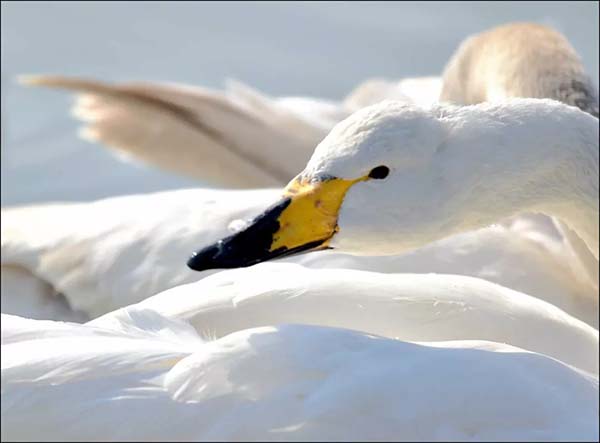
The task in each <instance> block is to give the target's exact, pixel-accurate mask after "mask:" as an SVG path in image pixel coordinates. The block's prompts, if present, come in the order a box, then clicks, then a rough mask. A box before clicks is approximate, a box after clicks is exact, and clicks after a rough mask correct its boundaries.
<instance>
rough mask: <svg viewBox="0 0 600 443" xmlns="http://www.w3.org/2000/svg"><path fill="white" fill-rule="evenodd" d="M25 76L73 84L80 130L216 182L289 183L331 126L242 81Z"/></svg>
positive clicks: (41, 82) (124, 151)
mask: <svg viewBox="0 0 600 443" xmlns="http://www.w3.org/2000/svg"><path fill="white" fill-rule="evenodd" d="M22 82H23V83H25V84H28V85H36V86H45V87H52V88H61V89H68V90H72V91H74V92H76V93H77V94H78V98H77V102H76V104H75V107H74V110H73V113H74V115H75V116H76V117H78V118H80V119H82V120H84V121H85V122H86V127H85V128H84V130H83V132H82V134H83V136H84V137H85V138H89V139H92V140H95V141H100V142H102V143H104V144H106V145H107V146H109V147H110V148H113V149H116V150H117V151H118V152H119V153H120V154H121V155H124V156H126V157H130V158H135V159H138V160H142V161H144V162H146V163H149V164H152V165H155V166H158V167H160V168H164V169H168V170H171V171H173V172H176V173H180V174H184V175H188V176H192V177H195V178H198V179H199V180H203V181H205V182H210V183H212V184H214V185H220V186H229V187H238V188H244V187H259V186H278V185H283V184H285V183H287V182H288V181H289V180H290V179H291V178H292V177H293V176H294V175H295V174H296V173H297V172H298V171H299V170H300V169H302V167H303V166H304V164H305V163H306V161H307V160H308V158H309V157H310V155H311V154H312V151H313V149H314V147H315V146H316V145H317V144H318V142H319V141H320V140H321V139H322V138H323V137H324V136H325V135H326V134H327V132H328V131H329V129H331V128H330V126H326V125H320V126H316V125H314V120H313V121H308V120H306V119H305V118H304V115H302V114H298V113H296V112H294V108H293V106H286V105H285V104H283V105H282V104H280V103H279V102H278V100H276V99H272V98H270V97H268V96H266V95H264V94H261V93H259V92H258V91H255V90H252V89H251V88H250V87H248V86H244V85H241V84H240V83H231V85H232V86H230V91H225V92H223V91H215V90H209V89H205V88H198V87H189V86H184V85H178V84H166V83H164V84H163V83H128V84H110V83H105V82H100V81H96V80H86V79H80V78H70V77H62V76H28V77H23V78H22ZM334 123H335V122H334ZM331 126H332V125H331Z"/></svg>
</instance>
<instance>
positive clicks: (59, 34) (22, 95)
mask: <svg viewBox="0 0 600 443" xmlns="http://www.w3.org/2000/svg"><path fill="white" fill-rule="evenodd" d="M1 7H2V71H1V74H2V77H1V80H2V149H1V165H2V183H1V184H2V192H1V200H2V205H9V204H16V203H27V202H39V201H50V200H62V201H65V200H91V199H95V198H100V197H106V196H111V195H119V194H128V193H134V192H148V191H155V190H161V189H173V188H180V187H190V186H197V185H198V184H199V183H198V182H196V181H193V180H190V179H186V178H182V177H177V176H175V175H171V174H168V173H164V172H162V171H159V170H157V169H155V168H152V167H148V166H143V165H139V164H131V163H124V162H121V161H119V160H118V159H116V158H115V157H113V156H112V155H111V154H110V153H109V152H108V151H107V150H105V149H104V148H102V147H101V146H99V145H94V144H91V143H89V142H85V141H82V140H80V139H78V138H77V135H76V131H77V128H78V126H79V124H78V123H77V122H75V121H74V120H72V119H71V118H70V117H69V115H68V112H67V111H68V108H69V106H70V103H71V102H72V97H70V96H69V95H68V94H66V93H64V92H58V91H50V90H44V89H37V88H24V87H21V86H19V85H18V84H16V83H15V81H14V78H15V76H16V75H18V74H23V73H56V74H69V75H82V76H90V77H96V78H101V79H106V80H120V81H123V80H141V79H144V80H156V81H174V82H182V83H192V84H198V85H203V86H208V87H214V88H219V87H221V86H222V85H223V81H224V79H226V78H228V77H229V78H236V79H239V80H241V81H243V82H245V83H247V84H249V85H251V86H254V87H256V88H258V89H260V90H262V91H264V92H267V93H270V94H286V95H313V96H321V97H327V98H331V99H339V98H342V97H343V96H344V95H345V94H346V93H347V92H349V91H350V90H351V89H352V88H353V87H354V86H355V85H356V84H357V83H359V82H360V81H362V80H364V79H366V78H368V77H373V76H380V77H388V78H399V77H404V76H418V75H432V74H439V73H440V72H441V70H442V68H443V66H444V64H445V63H446V61H447V60H448V58H449V56H450V55H451V54H452V52H453V51H454V49H455V48H456V46H457V45H458V43H459V42H460V41H461V40H462V39H463V38H465V37H466V36H467V35H469V34H471V33H474V32H478V31H481V30H483V29H486V28H489V27H492V26H494V25H497V24H501V23H506V22H509V21H517V20H518V21H535V22H539V23H544V24H548V25H552V26H554V27H556V28H557V29H558V30H560V31H561V32H563V33H564V34H565V35H566V36H567V38H569V40H570V41H571V43H572V44H573V45H574V46H575V48H576V49H577V51H578V52H579V53H580V54H581V56H582V57H583V60H584V63H585V65H586V67H587V69H588V72H589V73H590V74H591V75H592V76H593V77H594V78H595V81H596V84H598V80H597V79H598V3H597V2H548V3H546V2H489V3H486V2H481V3H479V2H465V3H456V2H440V3H438V2H414V3H378V2H369V3H366V2H364V3H363V2H352V3H321V2H317V3H299V2H295V3H292V2H290V3H277V2H268V3H249V2H248V3H247V2H241V3H238V2H231V3H222V2H215V3H211V2H202V3H195V2H183V3H178V2H170V3H146V2H131V3H129V2H106V3H102V2H85V3H83V2H82V3H77V2H40V3H37V2H28V3H26V2H11V3H7V2H3V3H2V6H1Z"/></svg>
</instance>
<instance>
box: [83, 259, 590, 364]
mask: <svg viewBox="0 0 600 443" xmlns="http://www.w3.org/2000/svg"><path fill="white" fill-rule="evenodd" d="M138 309H142V310H144V309H151V310H154V311H156V312H159V313H160V314H161V315H165V316H168V317H169V318H176V319H180V320H185V321H187V322H189V323H190V324H191V325H192V326H194V327H195V328H196V330H197V331H198V332H199V333H201V334H202V335H203V336H206V337H222V336H224V335H226V334H229V333H232V332H235V331H238V330H241V329H247V328H254V327H258V326H268V325H276V324H282V323H302V324H314V325H320V326H331V327H340V328H348V329H356V330H360V331H363V332H367V333H370V334H376V335H381V336H385V337H389V338H398V339H401V340H407V341H440V340H470V339H477V340H489V341H496V342H502V343H508V344H511V345H514V346H518V347H519V348H522V349H527V350H529V351H535V352H538V353H543V354H545V355H548V356H551V357H554V358H557V359H559V360H561V361H563V362H565V363H568V364H572V365H574V366H576V367H578V368H580V369H583V370H586V371H588V372H589V373H591V374H597V373H598V331H597V330H596V329H594V328H592V327H591V326H589V325H587V324H585V323H584V322H582V321H580V320H577V319H575V318H573V317H571V316H570V315H568V314H566V313H565V312H564V311H562V310H560V309H558V308H556V307H555V306H553V305H551V304H550V303H547V302H544V301H542V300H539V299H537V298H535V297H531V296H528V295H526V294H523V293H520V292H517V291H513V290H511V289H508V288H505V287H502V286H500V285H496V284H493V283H490V282H488V281H485V280H482V279H478V278H473V277H465V276H459V275H441V274H383V273H379V272H367V271H358V270H349V269H309V268H306V267H304V266H301V265H297V264H293V263H272V264H271V263H266V264H261V265H257V266H253V267H251V268H243V269H236V270H229V271H224V272H220V273H218V274H216V275H211V276H209V277H207V278H205V279H203V280H201V281H198V282H194V283H190V284H187V285H182V286H178V287H176V288H173V289H170V290H168V291H165V292H163V293H161V294H158V295H155V296H153V297H150V298H148V299H146V300H144V301H143V302H141V303H139V304H138V305H132V306H128V307H125V308H123V311H124V312H128V311H129V310H138ZM117 312H119V311H117ZM114 315H115V312H112V313H108V314H106V315H104V316H102V317H100V318H97V319H95V320H93V321H92V322H91V323H90V324H94V325H103V326H110V327H112V326H111V325H112V324H113V322H114V320H113V317H114Z"/></svg>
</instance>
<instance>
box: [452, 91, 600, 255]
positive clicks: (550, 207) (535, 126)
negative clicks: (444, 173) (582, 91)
mask: <svg viewBox="0 0 600 443" xmlns="http://www.w3.org/2000/svg"><path fill="white" fill-rule="evenodd" d="M536 102H537V103H538V104H540V103H546V104H548V105H549V106H548V107H546V106H537V107H535V108H532V109H530V111H531V112H528V113H522V112H520V113H514V114H513V113H508V112H507V113H505V114H503V115H501V116H499V115H497V114H496V115H494V112H491V113H484V114H483V115H480V116H479V119H472V121H471V123H468V124H465V123H464V120H463V122H462V124H460V125H459V126H458V127H457V129H456V130H457V131H458V132H463V131H464V132H463V134H462V135H459V137H458V140H460V146H458V149H463V152H462V153H461V154H460V158H462V159H463V163H464V162H465V159H467V160H466V161H467V163H470V164H471V166H470V169H471V171H473V172H472V173H471V174H470V175H469V177H464V170H465V169H464V164H463V165H459V166H460V168H459V167H456V168H455V170H454V171H452V173H453V174H454V176H453V178H454V181H456V182H460V181H461V180H462V182H463V187H464V188H466V189H468V191H467V194H466V195H463V196H462V197H463V198H462V199H461V201H462V202H463V203H462V204H464V205H465V206H467V207H468V208H467V209H466V210H464V211H462V214H468V216H467V217H466V219H467V220H470V221H471V222H472V223H471V226H468V228H470V229H472V228H476V227H483V226H485V225H489V224H493V223H496V222H497V221H498V220H501V219H504V218H507V217H512V216H514V215H518V214H521V213H531V212H534V213H543V214H546V215H550V216H555V217H557V218H558V219H560V220H561V221H562V222H563V223H565V224H566V225H567V226H569V227H570V228H571V229H572V230H573V231H575V232H576V233H577V235H579V236H580V237H581V239H582V240H583V241H584V242H585V244H586V245H587V247H588V248H589V249H590V252H591V253H592V254H593V255H594V256H595V257H596V259H598V215H599V210H598V119H596V118H594V117H591V116H590V115H588V114H586V113H583V112H581V111H579V110H577V109H574V108H570V107H565V106H563V105H559V104H558V103H556V104H555V105H552V103H555V102H551V101H549V100H543V101H542V100H539V101H536ZM507 109H510V107H508V108H507ZM482 128H485V137H484V138H483V139H482V138H481V134H482ZM467 132H468V133H470V134H475V136H474V137H477V139H471V140H468V137H469V136H466V135H465V133H467ZM455 154H456V152H454V153H452V154H449V155H455ZM446 163H447V164H450V165H452V164H453V161H452V159H450V158H449V157H448V158H447V160H446ZM455 163H456V162H455ZM449 167H450V168H452V166H449ZM465 180H467V181H468V183H467V186H464V184H465ZM462 209H465V208H462ZM450 211H454V212H455V213H456V212H457V211H456V208H449V212H450ZM458 223H460V222H458ZM467 223H468V222H467ZM476 225H478V226H476ZM464 227H465V226H463V229H464Z"/></svg>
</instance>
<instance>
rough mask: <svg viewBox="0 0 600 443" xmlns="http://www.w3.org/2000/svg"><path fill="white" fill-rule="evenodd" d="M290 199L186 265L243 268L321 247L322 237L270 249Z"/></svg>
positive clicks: (201, 269)
mask: <svg viewBox="0 0 600 443" xmlns="http://www.w3.org/2000/svg"><path fill="white" fill-rule="evenodd" d="M290 202H291V199H290V198H289V197H288V198H285V199H284V200H282V201H281V202H279V203H277V204H276V205H274V206H271V207H270V208H269V209H267V210H266V211H265V212H264V213H262V214H261V215H259V216H258V217H256V218H255V219H254V220H253V221H252V222H251V223H250V225H249V226H248V227H246V228H245V229H243V230H242V231H240V232H237V233H236V234H233V235H231V236H229V237H226V238H224V239H222V240H219V241H218V242H216V243H214V244H212V245H210V246H207V247H205V248H203V249H200V250H199V251H197V252H195V253H194V255H192V257H190V259H189V260H188V262H187V265H188V267H189V268H190V269H193V270H194V271H205V270H207V269H231V268H243V267H246V266H251V265H254V264H256V263H260V262H263V261H267V260H271V259H274V258H277V257H283V256H287V255H291V254H295V253H298V252H302V251H307V250H309V249H314V248H316V247H317V246H320V245H321V244H322V243H323V242H324V241H325V240H318V241H314V242H311V243H307V244H305V245H302V246H299V247H296V248H293V249H288V248H286V247H281V248H278V249H275V250H273V251H271V244H272V243H273V235H274V234H275V233H276V232H277V231H278V230H279V221H278V219H279V216H280V215H281V213H282V212H283V210H284V209H285V208H287V207H288V206H289V204H290Z"/></svg>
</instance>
